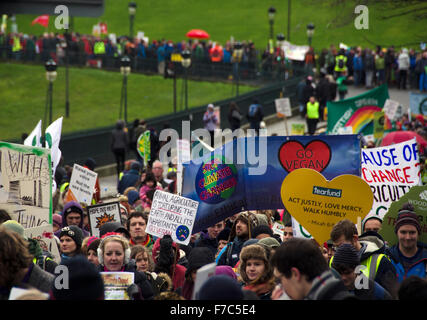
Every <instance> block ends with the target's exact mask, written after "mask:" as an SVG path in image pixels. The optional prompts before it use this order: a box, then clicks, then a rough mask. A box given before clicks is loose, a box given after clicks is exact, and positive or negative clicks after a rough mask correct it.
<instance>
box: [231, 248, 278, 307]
mask: <svg viewBox="0 0 427 320" xmlns="http://www.w3.org/2000/svg"><path fill="white" fill-rule="evenodd" d="M239 274H240V278H241V280H242V281H243V283H244V287H243V289H245V290H250V291H253V292H255V293H256V294H257V296H258V297H259V298H260V299H261V300H271V293H272V291H273V289H274V287H275V284H276V283H275V279H274V275H273V268H272V267H271V265H270V263H269V260H268V258H267V252H266V250H265V249H264V248H263V246H261V245H259V244H252V245H249V246H246V247H244V248H243V249H242V251H241V253H240V265H239Z"/></svg>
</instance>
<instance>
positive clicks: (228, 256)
mask: <svg viewBox="0 0 427 320" xmlns="http://www.w3.org/2000/svg"><path fill="white" fill-rule="evenodd" d="M246 240H247V239H240V238H238V237H237V236H236V237H235V238H234V240H233V241H232V242H229V243H228V244H227V246H226V247H225V248H224V249H223V250H222V251H221V252H222V254H221V253H220V256H219V257H218V259H217V260H218V263H217V264H218V265H219V266H221V265H227V266H230V267H233V268H234V266H235V265H236V264H237V262H239V256H240V251H242V248H243V244H244V243H245V241H246Z"/></svg>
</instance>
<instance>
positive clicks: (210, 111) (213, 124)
mask: <svg viewBox="0 0 427 320" xmlns="http://www.w3.org/2000/svg"><path fill="white" fill-rule="evenodd" d="M218 122H219V120H218V118H217V116H216V114H215V113H214V105H213V104H212V103H210V104H208V107H207V109H206V112H205V113H204V114H203V123H204V125H205V129H206V130H207V131H208V132H209V135H210V137H211V141H210V146H211V147H212V148H214V147H215V143H214V142H215V140H214V136H215V129H217V125H218Z"/></svg>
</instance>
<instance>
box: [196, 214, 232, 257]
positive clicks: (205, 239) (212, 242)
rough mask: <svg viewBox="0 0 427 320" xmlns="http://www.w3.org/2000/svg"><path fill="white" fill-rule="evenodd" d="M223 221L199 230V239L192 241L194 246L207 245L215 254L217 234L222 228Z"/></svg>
mask: <svg viewBox="0 0 427 320" xmlns="http://www.w3.org/2000/svg"><path fill="white" fill-rule="evenodd" d="M224 226H225V224H224V221H219V222H218V223H215V224H214V225H213V226H211V227H208V228H207V230H206V232H203V231H202V232H201V233H200V237H199V239H197V240H196V242H195V243H194V247H207V248H209V249H210V250H211V251H212V253H213V254H214V255H215V254H216V252H217V250H218V239H217V237H218V235H219V233H220V232H221V231H222V230H223V229H224Z"/></svg>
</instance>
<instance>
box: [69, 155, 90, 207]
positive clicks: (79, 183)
mask: <svg viewBox="0 0 427 320" xmlns="http://www.w3.org/2000/svg"><path fill="white" fill-rule="evenodd" d="M97 177H98V174H97V173H96V172H94V171H92V170H89V169H88V168H85V167H82V166H81V165H78V164H77V163H75V164H74V166H73V173H72V175H71V180H70V186H69V189H68V192H67V196H66V199H67V200H68V201H69V200H74V201H77V202H83V203H86V204H87V205H91V204H92V196H93V192H94V189H95V184H96V178H97Z"/></svg>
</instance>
